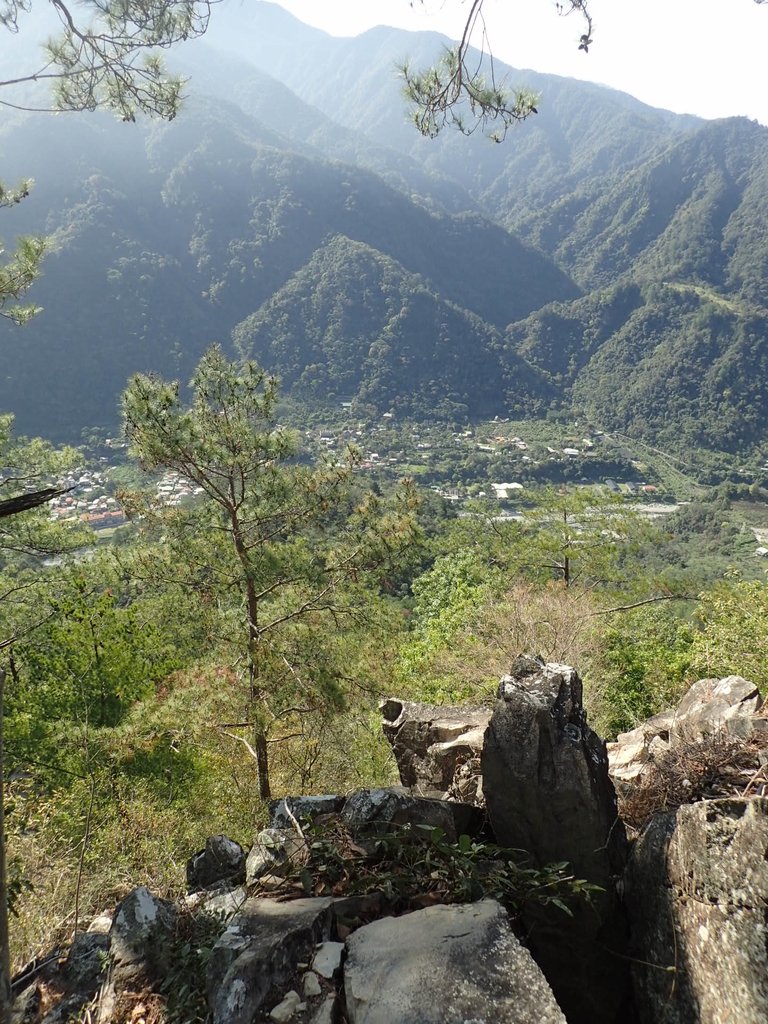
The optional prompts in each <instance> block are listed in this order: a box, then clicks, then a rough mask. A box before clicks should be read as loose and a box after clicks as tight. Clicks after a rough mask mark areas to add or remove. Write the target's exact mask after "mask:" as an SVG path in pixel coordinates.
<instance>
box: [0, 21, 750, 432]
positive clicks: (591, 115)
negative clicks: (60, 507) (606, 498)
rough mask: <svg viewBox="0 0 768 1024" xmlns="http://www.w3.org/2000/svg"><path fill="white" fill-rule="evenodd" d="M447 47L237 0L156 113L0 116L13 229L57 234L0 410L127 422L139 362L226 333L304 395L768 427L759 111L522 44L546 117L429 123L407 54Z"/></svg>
mask: <svg viewBox="0 0 768 1024" xmlns="http://www.w3.org/2000/svg"><path fill="white" fill-rule="evenodd" d="M244 25H245V28H244V27H243V26H244ZM443 43H444V40H442V39H441V38H440V37H439V36H436V35H434V34H429V33H427V34H417V35H414V34H409V33H404V32H401V31H399V30H394V29H384V28H382V29H376V30H372V31H370V32H367V33H365V34H363V35H362V36H360V37H358V38H355V39H334V38H332V37H330V36H328V35H326V34H325V33H322V32H319V31H317V30H315V29H311V28H309V27H308V26H305V25H302V24H301V23H299V22H298V21H296V19H294V18H292V17H291V16H290V15H288V14H286V13H285V12H283V11H282V10H280V9H279V8H277V7H275V6H274V5H272V4H267V3H253V4H249V5H248V8H247V10H245V9H244V8H242V7H237V8H235V7H231V8H228V7H227V6H224V7H222V8H221V10H220V11H218V10H217V12H216V14H215V15H214V18H213V20H212V23H211V30H210V32H209V34H208V36H207V37H206V39H205V40H204V41H202V42H199V43H194V44H190V45H189V46H187V47H185V48H183V50H182V51H181V52H180V54H179V61H178V63H179V64H180V66H181V68H182V70H183V71H184V73H185V74H189V75H190V77H191V80H192V86H191V96H190V99H189V102H188V105H187V109H186V111H185V112H184V113H183V115H182V116H181V117H180V118H178V119H177V120H176V121H175V122H173V123H172V124H170V125H165V124H143V125H134V126H123V125H118V124H114V123H113V122H111V121H110V120H108V119H106V118H101V117H85V116H84V117H81V116H79V115H77V116H75V115H67V116H66V117H60V118H50V117H46V116H43V115H38V116H29V117H26V118H22V117H14V118H13V119H9V120H7V121H5V122H3V124H2V125H0V158H1V159H2V173H3V176H4V178H5V179H6V180H9V181H12V180H14V179H15V178H19V177H22V176H32V177H34V178H35V179H36V184H35V188H34V191H33V194H32V196H31V197H30V198H29V199H28V200H26V201H25V202H24V203H23V204H21V206H19V207H18V208H17V209H14V210H12V211H6V212H5V213H4V215H3V217H4V222H3V225H2V230H3V234H4V235H10V234H13V233H21V232H23V231H28V232H35V233H40V234H46V235H49V236H50V237H51V239H52V250H51V253H50V255H49V256H48V257H47V259H46V262H45V274H44V277H43V279H42V280H41V281H40V282H39V283H38V284H37V285H36V286H35V288H34V289H33V292H32V295H31V298H32V300H33V301H35V302H37V303H39V304H40V305H42V306H44V307H45V312H44V313H42V314H41V315H40V316H39V317H38V318H36V320H35V321H34V322H33V323H32V324H30V325H29V326H28V327H27V328H25V329H24V332H23V334H22V333H21V332H20V331H19V330H18V329H16V328H12V327H10V326H8V325H6V324H0V329H2V331H3V334H4V343H5V344H6V346H8V347H9V348H10V349H12V351H13V359H12V360H7V361H6V372H5V374H4V375H3V380H2V382H0V405H2V407H5V408H10V409H13V410H14V411H15V412H16V413H17V414H18V415H19V420H20V426H21V427H22V429H24V430H26V431H29V432H34V433H46V434H48V435H50V436H53V437H57V438H65V437H70V438H71V437H76V436H77V434H78V432H79V430H80V429H81V428H82V427H83V426H86V425H94V424H113V423H114V422H115V419H116V412H115V410H116V398H117V395H118V394H119V392H120V390H121V389H122V387H123V386H124V383H125V380H126V378H127V377H128V376H129V374H131V373H132V372H135V371H137V370H157V371H159V372H162V373H164V374H175V375H178V376H180V377H181V378H182V379H186V377H188V376H189V373H190V371H191V369H192V367H193V365H194V363H195V362H196V360H197V359H198V358H199V355H200V353H201V352H202V351H203V350H204V349H205V347H206V346H207V345H208V344H209V343H210V342H211V341H212V340H214V339H216V340H219V341H221V342H222V343H223V344H225V346H226V345H230V346H231V345H233V344H234V343H235V341H236V342H237V344H239V345H240V346H241V348H242V350H243V351H246V352H248V353H251V354H253V355H255V356H256V357H257V358H258V359H260V360H262V361H263V362H264V363H265V365H266V366H267V368H269V369H271V370H275V371H276V372H278V373H279V374H280V375H281V376H282V377H283V378H284V380H285V383H286V386H290V387H297V388H299V389H300V391H301V394H302V396H303V397H304V398H305V399H306V398H309V397H311V398H312V400H313V401H318V402H321V401H324V400H328V401H332V402H337V401H338V400H340V399H352V398H355V399H357V400H358V401H359V402H361V403H364V404H367V405H369V406H371V407H372V408H376V409H379V410H382V409H386V408H390V407H392V408H398V409H402V410H404V411H407V412H408V413H409V414H410V415H417V416H418V415H422V414H429V415H435V414H438V415H441V414H445V415H459V414H460V415H467V416H470V417H471V416H480V415H486V414H494V415H495V414H497V413H498V414H500V415H501V414H503V413H504V412H505V410H507V411H515V412H520V411H521V410H524V411H527V412H531V413H536V412H539V411H541V410H542V409H543V408H545V407H546V406H549V405H550V404H552V403H555V404H557V403H561V404H563V405H565V406H568V405H570V404H572V403H573V404H575V407H576V408H578V409H580V410H582V411H583V412H585V413H586V414H587V415H589V416H590V417H592V418H593V419H595V420H596V421H597V422H598V423H601V424H605V425H607V426H610V427H611V428H613V429H618V430H624V431H626V432H628V433H638V434H642V435H643V436H644V437H646V438H648V439H651V440H653V439H657V440H659V441H663V443H664V444H666V445H669V446H671V447H675V446H677V447H681V446H682V447H690V446H705V447H712V448H716V449H719V450H721V451H741V452H748V451H751V450H753V449H755V448H756V447H757V448H758V449H759V447H760V445H761V444H762V443H763V440H764V438H765V437H766V428H765V426H764V424H765V422H766V415H765V412H766V403H765V397H766V396H765V395H764V393H763V392H764V385H763V381H764V379H765V368H764V365H763V364H764V362H765V359H766V356H765V350H766V325H767V324H768V320H767V319H766V318H767V317H768V312H767V310H768V293H767V292H766V283H765V282H766V280H767V279H768V273H767V271H768V243H766V239H767V238H768V130H767V129H765V128H763V127H760V126H758V125H757V124H754V123H751V122H749V121H747V120H745V119H728V120H723V121H716V122H705V121H702V120H699V119H696V118H693V117H687V116H679V115H673V114H670V113H668V112H665V111H661V110H655V109H652V108H650V107H648V106H646V105H644V104H642V103H639V102H638V101H636V100H634V99H632V98H631V97H628V96H625V95H623V94H621V93H618V92H615V91H613V90H609V89H605V88H602V87H598V86H593V85H588V84H584V83H580V82H573V81H568V80H565V79H561V78H557V77H554V76H548V75H540V74H536V73H534V72H529V71H512V70H511V69H509V76H510V81H511V82H512V83H513V84H517V85H525V86H527V87H529V88H532V89H534V90H535V91H537V92H538V93H539V94H540V101H539V110H540V113H539V114H538V115H536V116H535V117H533V118H532V119H531V120H530V121H528V122H526V123H525V124H523V125H521V126H518V127H517V128H515V129H514V130H513V131H511V132H510V133H509V135H508V137H507V140H506V142H505V143H504V144H502V145H493V144H492V143H491V142H490V141H489V140H488V139H487V138H484V137H483V136H482V135H480V134H477V135H475V136H473V137H471V138H465V137H463V136H459V135H455V134H449V133H447V134H445V135H443V136H441V137H440V138H438V139H437V140H433V141H428V140H425V139H422V138H420V137H419V136H418V135H417V133H416V132H415V130H414V129H413V128H412V127H411V126H410V125H409V124H408V123H407V116H406V111H405V108H404V105H403V101H402V99H401V97H400V95H399V86H398V82H397V76H396V74H395V72H394V67H395V64H396V63H397V62H402V61H403V60H405V59H408V58H412V59H413V62H414V63H416V64H419V63H425V62H427V61H428V60H429V59H431V58H433V57H434V55H435V54H436V53H437V52H439V49H440V47H441V45H443ZM233 331H234V339H233V334H232V332H233Z"/></svg>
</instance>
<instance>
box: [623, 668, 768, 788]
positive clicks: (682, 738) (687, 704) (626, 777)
mask: <svg viewBox="0 0 768 1024" xmlns="http://www.w3.org/2000/svg"><path fill="white" fill-rule="evenodd" d="M762 703H763V702H762V698H761V697H760V694H759V692H758V689H757V687H756V686H755V684H754V683H750V682H748V681H747V680H746V679H743V678H742V677H741V676H726V677H725V678H724V679H699V680H698V682H695V683H694V684H693V686H691V688H690V689H689V690H688V692H687V693H686V695H685V696H684V697H683V699H682V700H681V701H680V703H679V704H678V706H677V707H676V708H674V709H672V710H670V711H665V712H663V713H662V714H660V715H655V716H654V717H653V718H649V719H648V721H646V722H643V723H642V724H641V725H639V726H638V727H637V728H636V729H632V730H631V731H629V732H625V733H620V734H619V736H618V737H617V739H616V742H615V743H609V744H608V759H609V763H610V769H609V770H610V774H611V778H612V779H613V780H614V782H615V783H616V784H617V785H622V786H626V784H632V783H636V782H637V781H638V780H639V779H640V778H641V776H642V775H643V772H644V771H645V770H646V767H647V766H648V765H649V764H651V763H653V762H655V761H658V760H659V758H661V757H663V756H664V754H666V753H667V752H669V751H670V750H674V749H675V748H680V747H682V746H685V745H687V744H691V743H700V742H703V741H705V740H710V739H718V740H720V741H726V740H736V741H746V740H752V739H754V740H755V741H756V742H758V743H761V744H762V745H763V746H765V747H767V748H768V718H765V717H763V716H758V714H757V713H758V712H759V711H760V709H761V707H762Z"/></svg>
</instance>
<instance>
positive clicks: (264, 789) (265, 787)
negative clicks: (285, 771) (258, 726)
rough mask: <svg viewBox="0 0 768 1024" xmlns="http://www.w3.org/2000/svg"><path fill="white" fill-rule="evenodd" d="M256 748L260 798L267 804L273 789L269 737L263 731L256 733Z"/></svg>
mask: <svg viewBox="0 0 768 1024" xmlns="http://www.w3.org/2000/svg"><path fill="white" fill-rule="evenodd" d="M254 748H255V750H256V767H257V768H258V772H259V797H260V798H261V799H262V800H263V801H264V802H265V803H266V801H267V800H271V799H272V789H271V787H270V784H269V754H268V750H267V737H266V735H265V734H264V733H263V732H262V731H261V730H259V731H258V732H257V733H256V736H255V741H254Z"/></svg>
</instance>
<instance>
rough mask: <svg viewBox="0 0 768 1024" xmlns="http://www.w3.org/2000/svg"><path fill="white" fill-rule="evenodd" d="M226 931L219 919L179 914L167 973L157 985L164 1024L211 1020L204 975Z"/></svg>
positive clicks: (224, 924) (195, 914)
mask: <svg viewBox="0 0 768 1024" xmlns="http://www.w3.org/2000/svg"><path fill="white" fill-rule="evenodd" d="M225 927H226V920H225V918H224V917H222V916H221V915H216V914H209V913H187V914H181V915H180V916H179V918H178V922H177V925H176V935H175V937H174V941H173V945H172V947H171V957H170V964H169V966H168V970H167V972H166V974H165V977H164V978H163V980H162V983H161V985H160V993H161V994H162V995H163V996H164V998H165V1000H166V1006H165V1013H164V1021H165V1024H205V1022H206V1021H208V1020H209V1019H210V1017H209V1013H208V1004H207V1002H206V994H205V975H206V967H207V966H208V959H209V957H210V955H211V951H212V949H213V947H214V945H215V944H216V941H217V939H218V938H219V937H220V936H221V934H222V932H223V931H224V929H225Z"/></svg>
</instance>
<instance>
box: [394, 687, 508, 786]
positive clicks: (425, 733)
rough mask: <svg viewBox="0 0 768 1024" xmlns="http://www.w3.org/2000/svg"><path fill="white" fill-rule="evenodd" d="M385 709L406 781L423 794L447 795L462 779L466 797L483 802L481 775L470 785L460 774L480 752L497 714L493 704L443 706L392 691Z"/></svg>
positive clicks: (399, 767) (398, 760)
mask: <svg viewBox="0 0 768 1024" xmlns="http://www.w3.org/2000/svg"><path fill="white" fill-rule="evenodd" d="M380 710H381V713H382V718H383V723H382V728H383V731H384V735H385V736H386V737H387V739H388V740H389V742H390V743H391V744H392V751H393V753H394V755H395V760H396V761H397V768H398V771H399V772H400V781H401V782H402V784H403V785H404V786H408V787H409V788H412V789H413V790H414V791H415V792H416V793H418V794H419V795H420V796H429V797H439V798H441V797H445V796H446V795H448V794H449V793H452V792H453V790H454V789H455V788H456V786H457V784H458V783H459V782H461V783H462V785H461V788H460V792H461V793H462V798H463V799H466V798H467V795H468V794H469V795H471V796H472V797H474V798H475V799H477V800H478V802H480V803H481V802H482V799H481V796H479V794H481V793H482V788H481V787H480V777H479V775H478V774H474V776H473V778H474V780H475V781H474V785H473V786H470V785H468V784H467V781H466V780H463V779H458V780H457V773H458V772H459V771H460V770H461V769H462V768H464V767H465V766H466V765H467V764H468V763H470V762H476V759H477V758H478V757H479V756H480V751H481V750H482V748H483V734H484V733H485V729H486V726H487V725H488V720H489V718H490V715H491V713H490V710H489V709H488V708H464V707H443V706H438V705H434V704H417V703H413V702H411V701H403V700H398V699H397V698H394V697H392V698H390V699H389V700H386V701H384V702H383V703H382V704H381V705H380ZM464 774H467V773H466V772H465V773H464ZM479 787H480V788H479Z"/></svg>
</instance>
